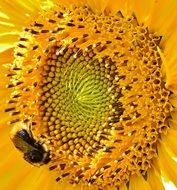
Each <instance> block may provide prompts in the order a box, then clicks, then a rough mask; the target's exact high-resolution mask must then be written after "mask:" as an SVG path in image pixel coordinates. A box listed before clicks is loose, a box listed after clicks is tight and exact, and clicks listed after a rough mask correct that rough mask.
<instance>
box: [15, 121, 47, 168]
mask: <svg viewBox="0 0 177 190" xmlns="http://www.w3.org/2000/svg"><path fill="white" fill-rule="evenodd" d="M11 140H12V142H13V144H14V146H15V147H16V148H17V149H18V150H19V151H20V152H22V153H23V158H24V159H25V160H26V161H27V162H29V163H30V164H32V165H34V166H41V165H44V164H47V163H48V162H49V161H50V153H49V151H48V150H47V148H46V147H45V145H44V143H42V142H41V141H39V140H36V139H35V137H34V135H33V133H32V130H31V128H30V127H27V125H25V124H19V125H16V126H14V128H13V129H12V131H11Z"/></svg>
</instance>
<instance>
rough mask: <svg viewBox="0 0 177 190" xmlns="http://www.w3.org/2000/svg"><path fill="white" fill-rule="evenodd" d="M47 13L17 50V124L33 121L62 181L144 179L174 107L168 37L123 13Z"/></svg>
mask: <svg viewBox="0 0 177 190" xmlns="http://www.w3.org/2000/svg"><path fill="white" fill-rule="evenodd" d="M43 14H44V15H43V16H39V18H37V19H36V21H35V23H34V24H32V25H31V26H30V27H29V28H26V29H25V31H24V32H23V34H22V37H21V38H20V41H19V44H18V46H17V47H16V50H15V61H14V63H13V65H12V68H11V72H10V74H9V75H8V76H10V77H11V84H10V85H9V88H13V92H12V97H11V100H10V101H9V104H10V105H12V104H13V105H14V106H11V107H9V108H7V109H6V111H10V112H12V115H13V116H15V119H13V120H12V121H11V123H12V124H13V123H15V125H16V123H17V124H19V122H24V123H28V122H29V120H30V118H32V120H33V122H32V125H33V131H34V133H35V134H36V136H37V137H39V138H40V136H43V137H45V139H46V140H47V142H48V144H47V146H48V149H49V150H50V152H51V160H52V162H51V166H50V170H55V171H57V172H58V176H59V177H57V179H56V180H57V181H59V180H61V179H62V178H65V177H68V180H69V181H70V183H72V184H73V183H76V184H77V183H80V184H84V186H85V187H86V188H88V186H89V185H92V186H93V188H94V187H98V186H99V187H102V188H103V189H104V188H106V187H108V186H119V185H121V184H122V183H123V182H128V181H129V178H130V176H131V175H132V174H134V173H140V174H141V175H143V176H144V175H145V174H146V172H147V170H148V169H149V168H150V167H151V164H152V162H153V161H152V159H153V158H154V157H156V156H157V148H158V146H157V145H158V139H159V138H160V135H161V133H165V132H166V130H167V129H168V118H169V117H170V113H171V111H172V110H173V108H172V105H171V104H170V102H169V96H170V93H171V92H170V91H169V90H168V89H167V88H166V87H165V77H164V76H163V74H162V59H161V56H160V51H161V49H160V40H161V37H159V36H158V35H156V34H154V33H152V32H150V30H149V29H148V28H147V27H145V26H144V25H141V24H139V23H138V21H137V19H136V17H135V16H134V15H133V16H130V17H123V15H122V14H121V12H118V13H117V14H116V15H110V14H109V12H105V13H102V14H98V13H93V12H92V11H91V10H90V9H89V8H88V7H74V8H70V9H67V8H65V7H64V8H62V7H60V6H56V7H54V8H53V9H52V10H51V11H49V12H47V13H46V12H45V13H43ZM44 18H45V19H44ZM24 100H25V101H24Z"/></svg>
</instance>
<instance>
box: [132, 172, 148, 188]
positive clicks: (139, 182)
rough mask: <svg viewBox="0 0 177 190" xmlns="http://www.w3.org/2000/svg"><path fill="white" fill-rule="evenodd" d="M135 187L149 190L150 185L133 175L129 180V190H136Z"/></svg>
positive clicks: (140, 177)
mask: <svg viewBox="0 0 177 190" xmlns="http://www.w3.org/2000/svg"><path fill="white" fill-rule="evenodd" d="M137 187H138V189H141V190H151V187H150V185H149V184H148V183H147V181H145V179H144V178H143V177H142V176H138V175H133V176H132V177H131V178H130V187H129V190H137Z"/></svg>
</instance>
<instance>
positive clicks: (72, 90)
mask: <svg viewBox="0 0 177 190" xmlns="http://www.w3.org/2000/svg"><path fill="white" fill-rule="evenodd" d="M51 50H52V52H53V51H54V52H55V54H52V53H51ZM47 57H48V58H47V65H46V66H45V67H44V69H43V72H42V73H41V74H42V77H43V79H42V84H41V85H42V97H41V101H40V102H41V103H40V104H41V105H40V107H41V108H39V109H40V110H43V111H42V112H41V116H42V120H43V122H42V125H44V126H46V128H47V129H46V130H47V131H48V129H49V131H48V135H51V136H55V137H56V138H57V144H60V145H62V146H61V147H59V149H61V150H68V151H70V153H71V154H72V153H73V151H74V153H75V154H77V153H78V152H80V153H86V152H87V153H88V151H87V150H86V149H85V147H90V145H94V146H93V147H92V146H91V147H90V148H92V149H93V148H95V147H96V145H97V146H98V145H99V144H100V143H101V142H100V141H101V140H102V139H103V138H106V137H104V135H103V134H102V133H103V132H104V131H103V129H104V128H105V130H106V127H107V125H108V124H109V123H110V122H115V121H116V122H118V121H119V118H120V116H121V115H122V113H123V108H122V104H121V103H120V102H119V97H120V96H121V92H120V89H119V86H118V83H117V81H118V72H117V70H116V66H115V63H114V62H113V61H111V59H110V58H109V57H104V59H100V60H98V58H96V54H95V53H94V52H93V49H92V47H91V46H90V50H87V51H86V52H83V51H82V50H79V49H78V48H76V47H74V48H69V47H62V46H57V47H55V48H51V49H50V51H49V52H48V56H47ZM110 129H111V127H110ZM110 129H107V132H108V131H110ZM102 135H103V136H102ZM102 143H103V142H102ZM102 143H101V144H102ZM71 145H72V146H71ZM74 145H75V146H76V147H77V148H76V150H74V149H75V147H74ZM101 146H103V144H102V145H101ZM101 146H100V148H101Z"/></svg>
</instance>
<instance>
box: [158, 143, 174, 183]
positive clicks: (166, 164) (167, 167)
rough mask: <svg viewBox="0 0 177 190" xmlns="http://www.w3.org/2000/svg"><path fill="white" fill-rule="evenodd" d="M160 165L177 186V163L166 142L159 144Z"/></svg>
mask: <svg viewBox="0 0 177 190" xmlns="http://www.w3.org/2000/svg"><path fill="white" fill-rule="evenodd" d="M158 150H159V151H158V152H159V158H158V161H159V166H160V168H161V170H162V171H163V172H164V173H165V175H166V176H167V177H168V178H169V179H170V180H171V181H172V182H173V183H174V184H175V185H176V186H177V163H176V162H175V161H174V160H173V159H172V155H170V154H169V152H168V151H167V149H166V147H165V145H164V144H162V143H161V145H160V146H159V149H158Z"/></svg>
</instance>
